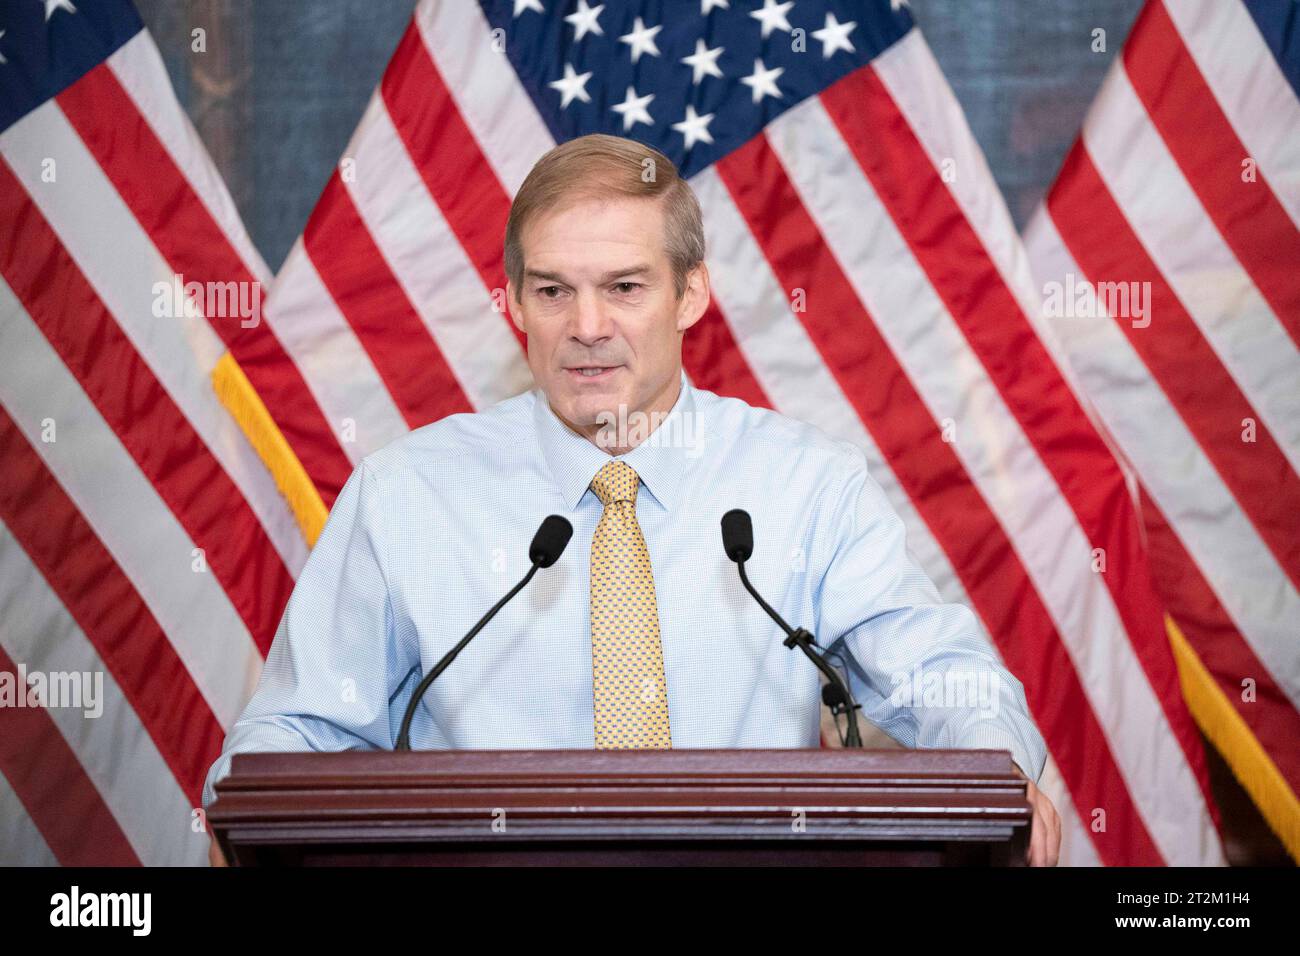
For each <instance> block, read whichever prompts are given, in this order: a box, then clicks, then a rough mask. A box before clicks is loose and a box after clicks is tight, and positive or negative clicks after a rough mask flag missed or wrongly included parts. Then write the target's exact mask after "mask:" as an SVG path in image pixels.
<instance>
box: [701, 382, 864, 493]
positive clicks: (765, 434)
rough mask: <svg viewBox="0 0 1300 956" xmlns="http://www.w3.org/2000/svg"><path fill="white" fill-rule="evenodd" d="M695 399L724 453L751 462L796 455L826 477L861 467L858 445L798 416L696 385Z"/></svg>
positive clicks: (805, 464) (861, 457)
mask: <svg viewBox="0 0 1300 956" xmlns="http://www.w3.org/2000/svg"><path fill="white" fill-rule="evenodd" d="M697 401H698V402H699V406H700V409H701V411H702V412H703V413H704V415H705V416H706V420H707V421H708V422H709V426H710V430H711V431H713V432H714V433H715V434H716V435H717V436H719V437H721V439H722V441H723V443H724V445H725V446H729V447H725V451H726V452H727V453H728V454H730V455H739V456H742V458H743V460H747V461H750V462H752V463H755V464H758V463H762V462H765V461H774V460H782V461H788V460H791V459H792V458H797V459H798V460H799V461H800V467H808V466H813V467H818V466H820V467H822V468H825V469H826V473H827V475H828V477H830V476H832V475H834V476H841V475H843V474H844V473H846V472H848V471H852V470H854V469H859V468H865V467H866V459H865V456H864V455H863V452H862V449H861V448H860V447H859V446H858V445H856V444H854V443H853V442H850V441H845V440H843V439H840V438H836V437H835V436H833V435H831V434H829V433H827V432H826V431H824V430H822V429H821V428H819V427H817V426H816V425H813V424H811V423H810V422H806V421H804V420H803V419H799V418H794V417H792V416H790V415H786V414H783V413H781V412H778V411H775V410H774V409H771V408H763V407H761V406H756V405H751V404H749V403H748V402H746V401H744V400H743V399H739V398H732V397H729V396H724V395H717V394H715V393H713V392H709V391H705V390H702V389H697Z"/></svg>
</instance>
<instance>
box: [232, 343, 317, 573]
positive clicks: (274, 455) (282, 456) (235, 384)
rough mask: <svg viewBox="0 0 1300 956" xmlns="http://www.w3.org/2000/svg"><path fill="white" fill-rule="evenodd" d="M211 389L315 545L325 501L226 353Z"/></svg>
mask: <svg viewBox="0 0 1300 956" xmlns="http://www.w3.org/2000/svg"><path fill="white" fill-rule="evenodd" d="M212 387H213V389H215V390H216V393H217V398H218V399H219V400H220V401H221V404H222V405H224V406H225V407H226V411H228V412H230V414H231V415H232V416H234V419H235V421H236V422H238V423H239V427H240V429H242V430H243V432H244V435H245V436H247V438H248V441H249V444H251V445H252V446H253V450H254V451H256V452H257V454H258V457H260V458H261V459H262V461H263V462H264V463H265V464H266V467H267V469H269V470H270V472H271V477H272V478H273V479H274V480H275V486H276V487H277V488H279V489H280V494H282V495H284V500H285V501H287V502H288V503H289V508H290V510H291V511H293V516H294V518H295V519H296V520H297V522H298V528H299V530H300V531H301V532H302V536H303V538H304V539H306V541H307V546H308V547H313V546H315V544H316V539H317V538H319V537H320V533H321V529H322V528H324V527H325V518H326V517H327V516H328V515H329V509H328V508H326V507H325V501H324V500H323V499H322V498H321V496H320V492H319V491H317V490H316V486H315V485H314V484H312V481H311V479H310V478H309V477H307V469H305V468H303V466H302V462H300V461H299V460H298V456H297V455H295V454H294V453H293V449H292V448H290V447H289V442H288V441H287V440H286V439H285V437H284V435H283V434H282V433H281V431H280V429H279V427H278V426H277V425H276V424H275V419H273V418H272V417H271V413H270V412H268V411H267V410H266V405H264V404H263V403H262V399H261V396H259V395H258V394H257V392H255V391H254V390H253V385H252V383H251V382H249V380H248V376H246V375H245V374H244V370H243V369H242V368H240V367H239V363H238V362H236V361H235V358H234V356H233V355H231V354H230V353H229V352H227V353H226V354H225V355H223V356H221V359H220V361H218V362H217V366H216V368H214V369H213V370H212Z"/></svg>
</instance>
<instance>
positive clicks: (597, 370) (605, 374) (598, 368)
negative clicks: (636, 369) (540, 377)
mask: <svg viewBox="0 0 1300 956" xmlns="http://www.w3.org/2000/svg"><path fill="white" fill-rule="evenodd" d="M622 367H623V366H621V365H580V366H577V367H575V368H568V369H565V371H566V372H568V373H569V375H570V376H571V377H572V378H574V379H577V380H579V381H584V382H599V381H602V380H604V379H607V378H609V377H610V376H611V375H613V374H614V373H615V372H616V371H618V370H619V369H620V368H622Z"/></svg>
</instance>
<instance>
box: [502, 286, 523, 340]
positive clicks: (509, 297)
mask: <svg viewBox="0 0 1300 956" xmlns="http://www.w3.org/2000/svg"><path fill="white" fill-rule="evenodd" d="M506 309H507V311H509V313H510V321H511V322H513V323H514V324H515V328H517V329H518V330H519V331H520V332H523V333H524V334H525V335H527V334H528V333H527V331H526V330H525V329H524V316H523V309H521V308H520V307H519V302H518V300H516V299H515V287H514V286H513V285H511V283H510V280H509V279H507V280H506Z"/></svg>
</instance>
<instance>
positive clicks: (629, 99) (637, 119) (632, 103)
mask: <svg viewBox="0 0 1300 956" xmlns="http://www.w3.org/2000/svg"><path fill="white" fill-rule="evenodd" d="M654 98H655V95H654V94H653V93H647V94H646V95H645V96H637V95H636V90H634V89H633V88H632V87H630V86H629V87H628V88H627V95H626V96H624V97H623V102H622V103H619V104H617V105H615V106H611V107H610V109H612V110H613V111H614V112H615V113H618V114H619V115H620V116H622V117H623V132H625V133H626V132H627V131H628V130H630V129H631V128H632V127H633V126H634V125H636V124H637V123H645V124H646V125H647V126H653V125H654V118H653V117H652V116H651V115H650V111H649V110H648V109H646V107H647V106H649V105H650V101H651V100H653V99H654Z"/></svg>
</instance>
